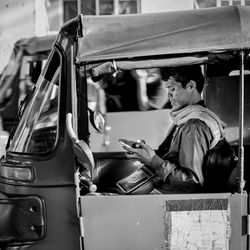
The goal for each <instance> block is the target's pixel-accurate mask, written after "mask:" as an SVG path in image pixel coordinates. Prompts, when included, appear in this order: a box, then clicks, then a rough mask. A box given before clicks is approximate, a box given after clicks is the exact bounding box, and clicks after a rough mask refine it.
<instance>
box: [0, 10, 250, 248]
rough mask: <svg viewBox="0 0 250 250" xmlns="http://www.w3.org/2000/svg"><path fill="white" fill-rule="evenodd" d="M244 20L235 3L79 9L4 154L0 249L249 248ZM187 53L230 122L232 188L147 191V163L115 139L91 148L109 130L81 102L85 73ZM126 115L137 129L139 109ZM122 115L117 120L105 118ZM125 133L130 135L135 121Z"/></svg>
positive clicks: (143, 65) (155, 64) (247, 38)
mask: <svg viewBox="0 0 250 250" xmlns="http://www.w3.org/2000/svg"><path fill="white" fill-rule="evenodd" d="M249 24H250V8H249V7H239V6H237V7H236V6H235V7H232V6H231V7H220V8H209V9H201V10H188V11H176V12H168V13H153V14H138V15H124V16H84V15H83V14H81V15H79V16H77V17H76V18H75V19H72V20H70V21H69V22H67V23H66V24H65V25H64V26H63V27H62V28H61V30H60V32H59V33H58V36H57V38H56V40H55V42H54V43H53V46H52V49H51V52H50V54H49V57H48V60H47V63H46V65H45V67H44V70H43V71H42V73H41V75H40V76H39V78H38V81H37V83H36V85H35V87H34V88H33V90H32V92H31V94H30V96H29V98H28V99H27V102H26V103H24V106H23V109H22V111H21V113H20V115H21V119H20V121H19V124H18V126H17V129H16V132H15V134H14V135H13V136H12V137H11V138H10V140H9V143H8V147H7V150H6V156H5V157H3V158H2V159H1V165H0V211H1V213H0V221H1V224H0V246H1V249H4V250H14V249H32V250H43V249H46V250H50V249H51V250H52V249H53V250H54V249H60V250H72V249H74V250H78V249H79V250H80V249H86V250H88V249H90V250H97V249H105V250H112V249H114V250H118V249H119V250H125V249H169V250H175V249H197V250H198V249H230V250H236V249H242V250H246V249H250V247H249V200H248V191H249V188H248V186H249V184H248V182H249V180H248V177H247V164H248V144H247V143H248V133H247V131H248V125H247V124H248V113H247V112H248V102H247V95H245V92H244V91H245V90H246V91H247V89H248V88H247V84H246V86H245V80H246V81H247V79H248V76H247V75H245V74H244V73H247V69H248V67H249V48H250V29H249V27H250V26H249ZM191 64H200V65H202V67H203V68H204V74H205V76H206V78H207V80H206V85H207V86H206V88H205V91H204V99H205V101H206V102H207V106H208V107H210V108H211V109H212V110H214V111H215V112H216V113H218V115H219V116H221V118H222V119H223V120H225V122H227V123H228V130H227V135H226V136H227V139H228V140H229V142H230V143H231V145H232V147H235V150H236V152H237V156H238V163H237V167H236V176H235V177H234V181H235V183H236V189H234V190H233V191H227V190H226V191H224V192H211V193H210V192H207V193H189V194H186V193H185V194H150V193H149V192H150V190H152V182H151V181H150V180H151V176H152V175H151V174H152V173H150V172H145V171H144V172H143V171H142V170H141V169H142V168H143V166H141V165H140V164H138V163H137V162H132V161H130V160H129V159H128V158H127V157H126V154H125V153H124V152H123V150H122V148H121V147H120V149H118V148H117V150H116V151H107V150H106V151H105V150H104V151H98V152H97V151H95V150H93V149H92V145H93V143H92V141H94V140H95V138H96V137H97V136H98V135H99V136H100V137H102V136H103V135H105V124H104V119H103V118H104V117H103V116H102V115H101V114H100V113H99V112H98V110H97V111H95V110H94V111H93V110H91V109H90V108H89V107H88V94H87V91H88V89H87V88H88V85H87V80H88V78H91V79H95V80H96V79H98V80H100V79H102V78H103V77H104V76H105V75H107V74H108V75H110V74H111V75H112V76H113V77H116V75H117V74H118V73H119V71H124V70H134V69H148V68H161V67H170V66H171V67H172V66H179V65H191ZM232 71H234V74H233V75H232V73H231V72H232ZM235 71H236V75H235ZM237 71H238V75H237ZM245 71H246V72H245ZM230 74H231V75H230ZM226 97H228V98H226ZM229 97H230V98H229ZM244 97H245V98H244ZM131 112H133V111H131ZM136 112H137V111H136ZM153 112H156V113H157V114H158V112H157V110H150V111H143V114H144V115H145V116H147V115H148V121H150V120H151V119H152V114H153ZM167 112H168V110H166V115H167ZM156 113H154V116H155V117H157V115H156ZM136 114H137V113H136ZM106 115H107V114H105V116H106ZM120 115H121V114H120ZM123 115H127V120H128V119H129V118H128V117H129V116H128V115H129V114H128V113H126V112H124V113H123ZM160 115H162V114H160ZM235 115H236V116H237V117H235ZM105 119H107V117H105ZM125 121H126V119H125ZM134 121H135V124H134V126H141V127H140V128H141V130H142V131H143V130H144V127H143V125H144V124H142V123H141V120H140V119H134ZM245 121H246V122H245ZM156 122H157V119H156ZM144 123H145V122H144ZM128 124H129V121H128ZM119 125H120V124H119V120H118V121H117V123H116V124H115V123H114V124H113V130H114V129H115V127H116V126H119ZM92 127H93V128H94V129H95V130H96V131H97V132H96V133H95V132H94V129H93V128H92ZM125 129H126V127H125ZM166 130H167V128H166ZM103 131H104V132H103ZM130 131H131V130H130V129H128V130H127V131H125V132H124V133H126V135H129V132H130ZM166 132H167V131H161V130H157V131H155V133H152V137H154V136H156V134H158V133H163V134H164V135H165V133H166ZM98 133H99V134H98ZM102 133H104V134H102ZM148 135H151V133H148ZM123 136H124V134H122V133H120V137H121V138H122V137H123ZM130 136H131V139H134V138H132V137H133V136H134V135H133V134H132V131H131V134H130ZM140 136H141V135H138V138H140ZM147 140H150V138H147ZM237 148H238V151H237ZM244 148H245V149H246V150H245V152H244ZM135 171H138V172H137V173H139V174H138V175H137V177H138V178H137V177H136V178H135V179H134V180H136V181H134V182H133V181H132V182H127V183H128V184H131V186H132V188H129V189H128V188H127V187H128V186H125V185H122V182H121V180H124V178H126V177H127V176H129V175H130V174H132V173H134V172H135ZM140 171H141V172H140Z"/></svg>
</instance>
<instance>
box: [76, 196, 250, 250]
mask: <svg viewBox="0 0 250 250" xmlns="http://www.w3.org/2000/svg"><path fill="white" fill-rule="evenodd" d="M225 202H226V203H225ZM223 203H224V205H223ZM81 204H82V209H83V211H84V245H85V249H86V250H88V249H91V250H99V249H110V250H115V249H119V250H127V249H138V250H139V249H145V250H147V249H148V250H150V249H168V250H172V249H190V248H191V249H212V248H213V247H214V248H215V249H217V248H218V249H230V250H234V249H247V248H246V247H247V236H246V231H245V230H246V228H244V227H242V226H241V223H242V221H244V220H246V214H247V210H246V207H247V195H237V194H228V193H225V194H222V193H221V194H175V195H173V194H170V195H167V194H166V195H160V194H153V195H137V196H134V195H128V196H82V197H81ZM201 238H202V240H203V242H202V241H201ZM107 239H108V240H107Z"/></svg>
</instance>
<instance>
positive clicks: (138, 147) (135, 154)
mask: <svg viewBox="0 0 250 250" xmlns="http://www.w3.org/2000/svg"><path fill="white" fill-rule="evenodd" d="M119 141H120V142H123V143H124V144H123V149H125V150H126V152H127V153H128V154H127V157H128V158H130V159H134V160H138V161H140V162H141V163H143V164H145V165H150V163H151V160H152V158H153V156H154V155H155V151H154V149H152V148H151V147H150V146H149V145H148V144H146V143H145V142H144V141H141V140H138V141H136V142H133V141H128V140H125V139H120V140H119Z"/></svg>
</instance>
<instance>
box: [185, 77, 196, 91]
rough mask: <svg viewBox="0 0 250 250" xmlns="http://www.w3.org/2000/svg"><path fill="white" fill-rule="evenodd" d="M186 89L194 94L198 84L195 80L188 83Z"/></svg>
mask: <svg viewBox="0 0 250 250" xmlns="http://www.w3.org/2000/svg"><path fill="white" fill-rule="evenodd" d="M186 89H187V90H189V91H190V92H192V91H193V90H194V89H196V82H195V81H193V80H190V81H189V82H188V83H187V86H186Z"/></svg>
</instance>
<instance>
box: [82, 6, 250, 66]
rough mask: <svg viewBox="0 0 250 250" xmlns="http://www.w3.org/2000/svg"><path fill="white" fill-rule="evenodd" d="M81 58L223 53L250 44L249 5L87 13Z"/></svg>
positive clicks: (96, 58) (87, 59)
mask: <svg viewBox="0 0 250 250" xmlns="http://www.w3.org/2000/svg"><path fill="white" fill-rule="evenodd" d="M82 27H83V30H82V32H83V38H80V39H79V50H78V59H79V60H80V61H85V62H89V61H97V60H98V61H100V60H110V59H118V58H119V59H124V58H136V57H144V56H164V55H175V56H176V55H185V54H192V53H202V52H213V53H214V52H215V53H216V52H223V51H228V50H239V49H247V48H249V47H250V7H246V6H230V7H219V8H207V9H199V10H186V11H175V12H165V13H164V12H161V13H150V14H135V15H120V16H82Z"/></svg>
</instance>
